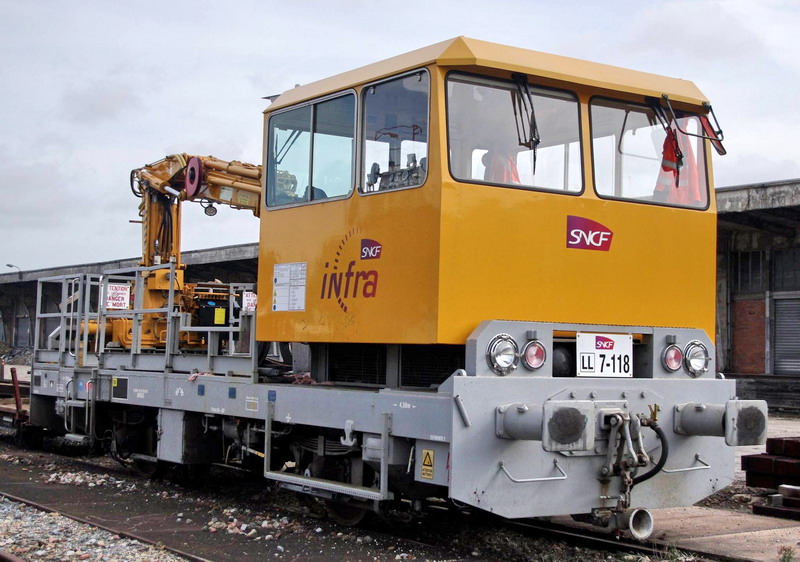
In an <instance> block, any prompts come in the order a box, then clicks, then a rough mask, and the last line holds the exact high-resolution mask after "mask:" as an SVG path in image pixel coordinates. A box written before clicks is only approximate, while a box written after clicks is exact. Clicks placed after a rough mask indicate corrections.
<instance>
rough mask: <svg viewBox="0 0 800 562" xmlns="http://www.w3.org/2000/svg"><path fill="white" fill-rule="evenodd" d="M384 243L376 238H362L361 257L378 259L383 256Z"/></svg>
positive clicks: (363, 258)
mask: <svg viewBox="0 0 800 562" xmlns="http://www.w3.org/2000/svg"><path fill="white" fill-rule="evenodd" d="M382 250H383V245H381V243H380V242H377V241H375V240H370V239H369V238H362V239H361V259H362V260H377V259H379V258H380V257H381V251H382Z"/></svg>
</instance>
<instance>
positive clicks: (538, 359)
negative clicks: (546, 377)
mask: <svg viewBox="0 0 800 562" xmlns="http://www.w3.org/2000/svg"><path fill="white" fill-rule="evenodd" d="M545 359H547V352H546V351H545V349H544V345H542V342H540V341H538V340H534V341H529V342H528V343H526V344H525V347H523V348H522V364H523V365H525V366H526V367H527V368H528V369H530V370H531V371H533V370H535V369H538V368H539V367H541V366H542V365H544V361H545Z"/></svg>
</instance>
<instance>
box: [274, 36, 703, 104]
mask: <svg viewBox="0 0 800 562" xmlns="http://www.w3.org/2000/svg"><path fill="white" fill-rule="evenodd" d="M431 63H436V64H438V65H439V66H442V67H463V66H477V67H485V68H497V69H500V70H508V71H511V72H521V73H524V74H529V75H531V76H542V77H546V78H551V79H554V80H561V81H564V82H567V83H575V84H583V85H586V86H591V87H596V88H604V89H608V90H617V91H621V92H631V93H634V94H640V95H644V96H655V97H660V96H661V94H668V95H669V96H670V99H673V100H675V101H680V102H685V103H689V104H693V105H700V104H702V103H703V102H704V101H707V100H706V98H705V96H704V95H703V94H702V92H700V90H699V89H698V88H697V86H695V85H694V84H693V83H692V82H690V81H688V80H681V79H678V78H668V77H666V76H659V75H657V74H650V73H648V72H639V71H636V70H628V69H625V68H620V67H617V66H611V65H607V64H600V63H596V62H589V61H584V60H580V59H574V58H570V57H562V56H559V55H551V54H548V53H541V52H538V51H531V50H528V49H521V48H518V47H508V46H506V45H499V44H497V43H490V42H488V41H479V40H477V39H470V38H467V37H456V38H454V39H449V40H447V41H442V42H441V43H436V44H434V45H430V46H428V47H423V48H422V49H417V50H415V51H411V52H409V53H405V54H403V55H399V56H396V57H392V58H390V59H386V60H383V61H380V62H376V63H373V64H368V65H367V66H362V67H361V68H357V69H355V70H350V71H347V72H344V73H342V74H337V75H336V76H332V77H330V78H325V79H324V80H319V81H317V82H312V83H310V84H306V85H303V86H298V87H296V88H293V89H291V90H287V91H286V92H284V93H283V94H281V95H280V96H279V97H278V98H277V99H276V100H275V102H274V103H273V104H272V105H271V106H270V107H269V111H271V110H273V109H276V108H278V107H282V106H286V105H291V104H294V103H298V102H301V101H304V100H308V99H312V98H316V97H319V96H322V95H326V94H329V93H333V92H336V91H340V90H343V89H346V88H350V87H353V86H356V85H359V84H363V83H366V82H371V81H374V80H377V79H380V78H383V77H386V76H391V75H393V74H397V73H400V72H403V71H405V70H411V69H414V68H419V67H421V66H425V65H428V64H431Z"/></svg>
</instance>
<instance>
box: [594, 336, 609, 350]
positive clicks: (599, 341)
mask: <svg viewBox="0 0 800 562" xmlns="http://www.w3.org/2000/svg"><path fill="white" fill-rule="evenodd" d="M594 347H595V349H614V340H612V339H611V338H606V337H603V336H597V337H596V338H595V341H594Z"/></svg>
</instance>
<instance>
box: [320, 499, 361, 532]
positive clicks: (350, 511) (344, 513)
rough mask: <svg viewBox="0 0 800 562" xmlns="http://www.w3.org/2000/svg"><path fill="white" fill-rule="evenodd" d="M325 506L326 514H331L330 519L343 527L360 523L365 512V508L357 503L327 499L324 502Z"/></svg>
mask: <svg viewBox="0 0 800 562" xmlns="http://www.w3.org/2000/svg"><path fill="white" fill-rule="evenodd" d="M325 506H326V507H327V508H328V514H329V515H330V516H331V519H333V520H334V521H336V522H337V523H338V524H339V525H343V526H345V527H355V526H356V525H358V524H359V523H361V521H362V520H363V519H364V516H365V515H366V514H367V510H366V509H365V508H363V507H359V506H357V505H349V504H346V503H339V502H334V501H327V502H325Z"/></svg>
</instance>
